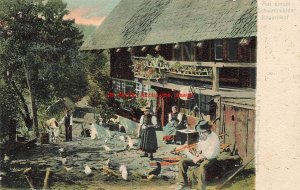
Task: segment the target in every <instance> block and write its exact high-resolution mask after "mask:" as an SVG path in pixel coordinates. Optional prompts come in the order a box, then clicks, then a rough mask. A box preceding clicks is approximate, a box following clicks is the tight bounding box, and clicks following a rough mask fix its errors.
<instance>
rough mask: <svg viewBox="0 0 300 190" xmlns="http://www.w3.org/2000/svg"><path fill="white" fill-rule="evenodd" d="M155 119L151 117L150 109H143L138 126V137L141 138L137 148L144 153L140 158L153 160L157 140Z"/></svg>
mask: <svg viewBox="0 0 300 190" xmlns="http://www.w3.org/2000/svg"><path fill="white" fill-rule="evenodd" d="M156 126H157V119H156V117H155V116H154V115H151V108H150V107H146V108H145V109H144V115H142V117H141V119H140V124H139V130H138V136H139V137H140V138H141V141H140V145H139V148H140V149H141V150H142V151H144V152H145V153H144V154H143V155H141V157H148V154H149V157H150V160H153V153H155V152H156V150H157V148H158V146H157V138H156V132H155V131H156V130H155V128H156Z"/></svg>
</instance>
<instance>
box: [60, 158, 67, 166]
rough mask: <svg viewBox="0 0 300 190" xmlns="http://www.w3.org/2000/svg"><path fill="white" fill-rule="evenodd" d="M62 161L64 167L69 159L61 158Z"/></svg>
mask: <svg viewBox="0 0 300 190" xmlns="http://www.w3.org/2000/svg"><path fill="white" fill-rule="evenodd" d="M60 160H61V163H62V164H63V165H65V164H66V163H67V158H62V157H61V158H60Z"/></svg>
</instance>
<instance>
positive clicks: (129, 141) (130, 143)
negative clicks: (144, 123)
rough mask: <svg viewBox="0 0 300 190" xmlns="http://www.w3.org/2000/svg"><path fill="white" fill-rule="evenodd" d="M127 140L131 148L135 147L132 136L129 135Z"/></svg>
mask: <svg viewBox="0 0 300 190" xmlns="http://www.w3.org/2000/svg"><path fill="white" fill-rule="evenodd" d="M127 140H128V146H129V148H133V140H132V139H131V138H130V136H127Z"/></svg>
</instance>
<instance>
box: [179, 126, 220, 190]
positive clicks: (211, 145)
mask: <svg viewBox="0 0 300 190" xmlns="http://www.w3.org/2000/svg"><path fill="white" fill-rule="evenodd" d="M195 129H196V131H197V132H199V142H198V144H197V148H196V155H192V154H191V153H190V152H189V151H188V150H186V151H184V154H185V155H186V156H187V158H186V159H182V160H180V162H179V163H178V169H179V174H178V181H179V184H178V187H177V190H182V189H185V188H186V187H187V186H188V185H192V186H193V188H196V189H201V190H205V188H206V186H205V171H206V168H207V167H209V166H210V165H212V163H213V161H215V160H216V157H217V156H218V155H219V153H220V141H219V137H218V136H217V135H216V133H214V132H212V131H211V125H209V124H208V122H207V121H200V122H199V123H198V124H197V126H196V128H195Z"/></svg>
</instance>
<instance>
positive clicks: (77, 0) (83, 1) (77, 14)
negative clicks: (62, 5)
mask: <svg viewBox="0 0 300 190" xmlns="http://www.w3.org/2000/svg"><path fill="white" fill-rule="evenodd" d="M63 1H64V2H66V3H67V9H68V10H69V11H70V14H69V15H67V16H66V17H65V18H67V19H75V23H76V24H82V25H94V26H99V25H100V24H101V23H102V22H103V21H104V19H105V18H106V17H107V16H108V14H109V13H110V12H111V11H112V10H113V8H114V7H115V6H116V5H117V4H118V3H119V2H120V1H121V0H63Z"/></svg>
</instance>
